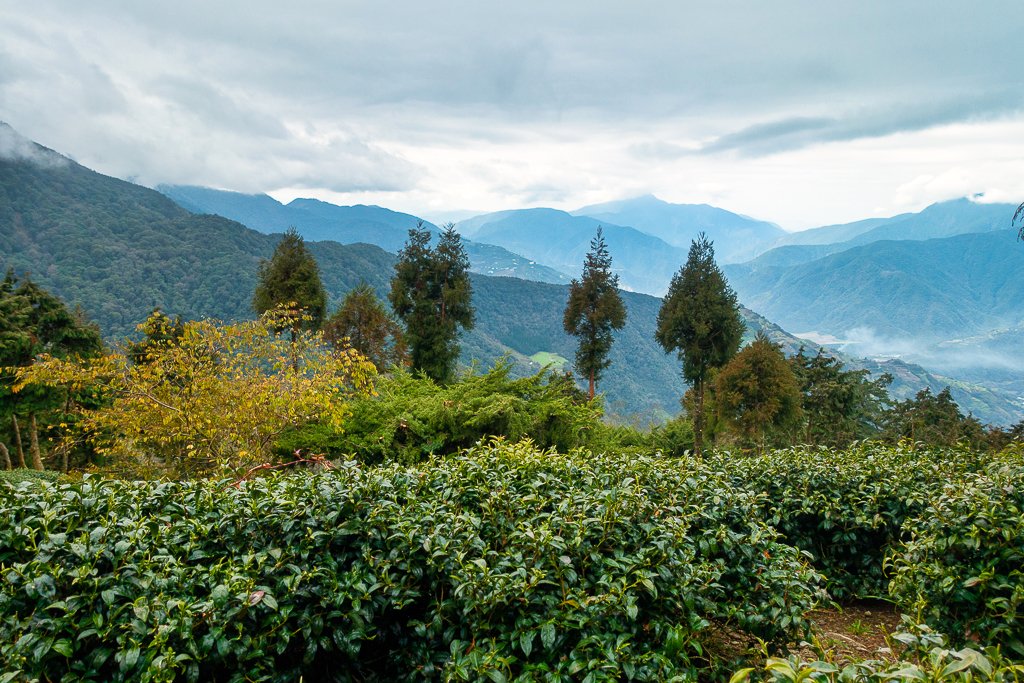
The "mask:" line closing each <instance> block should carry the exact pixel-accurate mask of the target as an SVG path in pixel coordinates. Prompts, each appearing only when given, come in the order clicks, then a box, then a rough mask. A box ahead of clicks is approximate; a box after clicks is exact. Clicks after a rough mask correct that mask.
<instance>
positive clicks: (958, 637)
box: [889, 451, 1024, 657]
mask: <svg viewBox="0 0 1024 683" xmlns="http://www.w3.org/2000/svg"><path fill="white" fill-rule="evenodd" d="M906 529H907V533H908V536H909V538H908V540H907V541H906V543H904V544H903V545H901V546H900V547H899V548H896V549H894V552H893V553H892V556H891V558H890V559H889V564H890V565H891V568H892V573H893V579H892V583H891V584H890V587H889V590H890V593H891V594H892V596H893V598H894V599H896V600H897V602H898V603H899V604H900V605H901V606H902V607H903V608H904V609H907V610H910V611H911V612H913V613H915V614H917V615H918V618H919V619H922V620H926V621H927V622H928V623H929V624H931V625H932V626H934V627H936V628H938V629H939V630H942V631H944V632H946V633H948V634H949V635H950V637H951V638H952V639H953V641H954V642H955V643H957V644H963V643H964V642H965V641H966V640H968V639H971V640H973V639H980V640H981V641H982V642H987V643H991V644H999V645H1002V646H1003V648H1004V650H1006V651H1007V652H1012V653H1013V654H1014V655H1015V656H1017V657H1024V459H1021V458H1020V456H1019V451H1018V454H1017V455H1014V456H1011V457H1008V458H1006V459H1004V460H1003V461H1002V462H997V463H994V464H992V465H991V466H990V467H989V468H988V470H987V471H985V472H983V473H975V474H970V475H968V476H966V477H965V478H964V479H963V480H961V481H951V482H948V483H947V484H946V486H945V487H943V489H942V493H941V495H940V496H938V497H937V498H936V499H935V500H934V501H932V502H931V503H929V505H928V506H927V508H926V509H925V510H923V511H922V512H921V514H920V516H918V517H917V518H915V519H913V520H910V521H909V522H908V523H907V525H906Z"/></svg>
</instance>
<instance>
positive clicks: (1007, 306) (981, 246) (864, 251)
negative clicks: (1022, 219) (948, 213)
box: [725, 230, 1024, 341]
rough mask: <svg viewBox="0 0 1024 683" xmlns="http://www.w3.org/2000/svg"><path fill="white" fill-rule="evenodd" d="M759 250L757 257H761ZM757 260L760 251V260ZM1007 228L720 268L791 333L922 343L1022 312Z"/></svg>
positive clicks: (1022, 264) (1020, 265)
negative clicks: (865, 333)
mask: <svg viewBox="0 0 1024 683" xmlns="http://www.w3.org/2000/svg"><path fill="white" fill-rule="evenodd" d="M766 256H767V255H766ZM762 258H763V257H762ZM1022 269H1024V248H1021V247H1020V245H1018V244H1016V232H1015V231H1012V230H1002V231H998V232H989V233H979V234H968V235H957V236H955V237H947V238H944V239H933V240H924V241H910V240H903V241H882V242H874V243H871V244H867V245H864V246H859V247H852V248H850V249H847V250H845V251H842V252H839V253H837V254H831V255H828V256H825V257H823V258H820V259H817V260H814V261H810V262H807V263H802V264H798V265H794V266H789V267H786V266H774V267H763V268H751V267H750V265H749V264H741V265H733V266H726V267H725V272H726V274H727V276H728V277H729V281H730V283H731V284H732V286H733V288H734V289H735V290H736V292H737V294H738V295H739V297H740V299H741V300H742V301H743V302H744V303H745V304H746V305H748V306H750V307H751V308H752V309H754V310H756V311H757V312H759V313H762V314H764V315H766V316H767V317H768V318H770V319H772V320H776V321H778V322H779V324H780V325H782V326H783V327H785V328H787V329H790V330H796V331H798V332H799V331H816V332H821V333H827V334H832V335H835V336H844V335H848V334H849V332H850V331H851V330H854V329H856V328H864V329H868V330H871V331H873V332H874V333H875V334H877V335H879V336H885V337H899V338H903V339H908V338H912V339H917V340H920V341H930V340H936V339H945V338H950V337H954V336H961V335H972V334H977V333H978V332H979V331H981V330H987V329H991V328H995V327H1001V326H1006V325H1008V324H1016V323H1018V322H1020V320H1021V319H1022V318H1024V305H1022V304H1024V298H1022V297H1024V278H1021V277H1020V273H1021V272H1024V270H1022Z"/></svg>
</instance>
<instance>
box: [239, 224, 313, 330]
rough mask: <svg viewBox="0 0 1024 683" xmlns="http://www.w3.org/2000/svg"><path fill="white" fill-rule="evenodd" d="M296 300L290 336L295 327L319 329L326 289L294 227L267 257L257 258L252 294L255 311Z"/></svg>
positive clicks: (266, 309) (311, 257)
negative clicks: (259, 259) (271, 254)
mask: <svg viewBox="0 0 1024 683" xmlns="http://www.w3.org/2000/svg"><path fill="white" fill-rule="evenodd" d="M288 304H295V305H296V306H297V309H296V310H295V311H293V313H294V317H293V319H294V320H295V322H294V323H293V326H292V337H293V338H294V336H295V333H296V332H297V331H298V329H300V328H303V329H311V330H317V329H320V326H321V324H323V320H324V315H325V313H326V312H327V292H326V290H325V289H324V284H323V282H322V281H321V280H320V268H319V266H318V265H317V263H316V259H315V258H313V255H312V254H310V253H309V250H308V249H307V248H306V243H305V241H304V240H303V239H302V236H301V235H299V233H298V231H296V230H295V228H288V232H286V233H285V235H284V237H283V238H281V241H280V242H278V244H277V247H276V248H275V249H274V255H273V256H272V257H271V258H270V260H269V261H268V260H263V261H261V262H260V271H259V282H258V283H257V285H256V291H255V293H254V294H253V297H252V307H253V309H254V310H255V311H256V313H257V314H259V315H263V314H264V313H266V312H267V311H269V310H271V309H273V308H277V307H278V306H285V305H288Z"/></svg>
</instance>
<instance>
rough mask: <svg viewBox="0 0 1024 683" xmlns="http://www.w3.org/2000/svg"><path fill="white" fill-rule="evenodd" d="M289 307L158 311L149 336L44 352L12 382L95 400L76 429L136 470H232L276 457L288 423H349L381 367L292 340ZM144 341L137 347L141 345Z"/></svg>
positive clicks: (115, 463) (312, 340) (125, 469)
mask: <svg viewBox="0 0 1024 683" xmlns="http://www.w3.org/2000/svg"><path fill="white" fill-rule="evenodd" d="M288 316H289V314H288V313H287V312H286V311H284V310H282V309H275V310H272V311H268V312H267V313H266V314H264V315H262V316H261V317H260V318H259V319H258V320H254V321H245V322H238V323H227V324H225V323H219V322H217V321H211V320H203V321H197V322H187V323H184V324H180V323H178V325H177V326H176V327H174V328H173V329H172V328H171V327H170V326H171V325H172V323H171V321H170V319H169V318H167V317H166V316H163V315H162V314H159V313H155V314H154V316H152V317H151V318H150V319H149V320H147V321H146V322H145V323H143V324H142V325H140V326H139V327H140V330H141V331H143V332H144V333H145V334H146V337H147V341H146V342H145V343H144V344H142V345H140V344H134V345H131V346H129V347H128V348H127V349H125V351H123V352H118V353H113V354H109V355H106V356H102V357H100V358H95V359H88V360H82V361H67V360H61V359H58V358H42V359H40V362H38V363H36V364H34V365H32V366H30V367H26V368H24V369H22V370H20V371H19V373H18V380H17V384H16V387H15V389H16V390H19V389H22V388H24V387H26V386H29V385H32V384H36V385H39V384H43V385H51V386H60V387H64V388H67V389H73V390H75V392H74V393H75V394H76V395H85V396H89V397H90V399H91V400H90V402H89V403H90V404H91V405H85V404H84V403H83V404H81V405H77V406H75V409H76V410H77V411H78V412H79V413H80V414H81V418H82V419H81V422H80V423H79V429H78V430H77V431H76V432H75V433H74V434H69V435H68V439H79V440H80V439H86V440H88V441H90V442H92V445H93V447H94V448H95V450H96V452H97V453H99V454H100V455H101V456H102V457H103V458H104V460H105V462H106V464H107V465H108V466H109V467H110V468H112V469H115V470H119V471H121V472H122V473H124V474H130V475H135V476H138V475H153V474H164V475H169V476H176V477H195V476H204V475H209V474H216V473H221V474H230V473H237V472H238V471H240V470H242V469H244V468H248V467H252V466H254V465H259V464H263V463H267V462H270V461H271V459H272V457H273V446H274V443H275V440H276V439H277V437H278V436H279V435H280V434H281V433H282V431H284V430H286V429H288V428H293V427H299V426H301V425H303V424H306V423H308V422H311V421H318V422H322V423H326V424H329V425H331V426H332V427H335V428H341V425H342V423H343V422H344V420H345V418H346V416H347V415H348V413H349V410H348V407H347V403H348V400H349V398H351V397H352V396H354V395H359V394H363V395H365V394H369V393H371V392H372V381H373V377H374V375H375V374H376V370H375V368H374V366H373V364H372V363H370V362H369V361H367V360H366V359H365V358H364V357H363V356H361V355H360V354H359V353H357V352H356V351H353V350H351V349H340V350H339V349H337V348H332V347H331V346H330V345H329V344H327V343H325V342H324V340H323V337H322V336H321V335H320V334H319V333H314V332H308V331H299V332H297V333H296V334H295V335H294V337H293V336H290V335H281V334H279V333H278V332H276V331H277V330H282V329H294V326H293V325H292V324H291V322H290V321H289V319H288ZM140 349H141V352H140Z"/></svg>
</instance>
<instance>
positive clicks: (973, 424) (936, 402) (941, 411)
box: [885, 387, 984, 448]
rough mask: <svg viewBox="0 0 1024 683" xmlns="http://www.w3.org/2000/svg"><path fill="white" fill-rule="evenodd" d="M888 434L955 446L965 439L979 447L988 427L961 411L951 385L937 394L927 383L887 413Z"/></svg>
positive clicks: (932, 443)
mask: <svg viewBox="0 0 1024 683" xmlns="http://www.w3.org/2000/svg"><path fill="white" fill-rule="evenodd" d="M885 436H886V437H888V438H889V439H891V440H893V441H897V440H899V439H910V440H911V441H913V442H915V443H916V442H920V443H924V444H927V445H929V446H955V445H956V444H958V443H961V442H963V443H967V444H968V445H970V446H972V447H975V448H977V447H979V446H980V445H981V444H982V443H983V442H984V428H983V427H982V425H981V423H980V422H978V420H977V419H976V418H974V417H973V416H972V415H967V416H964V414H963V413H962V412H960V406H958V405H957V404H956V401H955V400H953V395H952V394H951V393H950V391H949V387H946V388H945V389H943V390H942V391H940V392H939V393H937V394H933V393H932V391H931V389H929V388H927V387H926V388H924V389H922V390H921V391H919V392H917V395H916V396H914V398H908V399H907V400H905V401H900V402H899V403H897V404H896V405H894V406H893V409H892V410H890V411H889V412H888V413H887V415H886V425H885Z"/></svg>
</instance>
